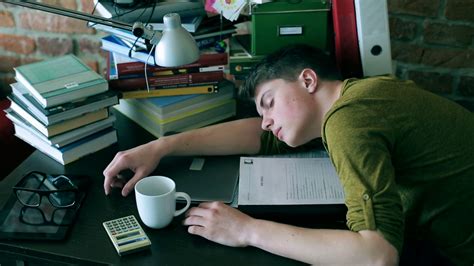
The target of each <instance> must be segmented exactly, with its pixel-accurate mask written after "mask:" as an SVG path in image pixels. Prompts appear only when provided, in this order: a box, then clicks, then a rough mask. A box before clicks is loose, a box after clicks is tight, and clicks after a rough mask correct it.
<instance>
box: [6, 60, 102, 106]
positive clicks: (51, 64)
mask: <svg viewBox="0 0 474 266" xmlns="http://www.w3.org/2000/svg"><path fill="white" fill-rule="evenodd" d="M15 78H16V80H17V81H18V82H20V83H21V84H22V85H23V86H24V87H25V88H26V89H27V90H28V92H29V93H30V94H31V95H32V96H33V97H34V99H35V100H36V101H37V102H38V103H39V104H40V105H41V106H42V107H44V108H46V107H51V106H56V105H59V104H63V103H68V102H72V101H76V100H79V99H82V98H85V97H87V96H91V95H95V94H98V93H101V92H104V91H107V90H108V83H107V81H106V80H105V79H104V78H103V77H102V76H100V75H99V74H97V73H96V72H95V71H94V70H92V69H91V68H90V67H89V66H87V65H86V64H85V63H84V62H82V61H81V60H80V59H79V58H77V57H76V56H74V55H65V56H61V57H57V58H54V59H49V60H44V61H41V62H35V63H32V64H27V65H22V66H19V67H16V68H15Z"/></svg>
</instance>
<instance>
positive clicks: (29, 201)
mask: <svg viewBox="0 0 474 266" xmlns="http://www.w3.org/2000/svg"><path fill="white" fill-rule="evenodd" d="M23 187H24V188H27V189H41V187H43V186H42V179H39V178H37V177H36V175H35V176H31V177H30V178H27V179H25V182H24V183H23ZM41 190H43V189H41ZM16 194H17V196H18V199H19V200H20V201H21V203H23V204H24V205H26V206H39V204H40V200H41V196H40V194H38V193H36V192H34V191H27V190H17V192H16Z"/></svg>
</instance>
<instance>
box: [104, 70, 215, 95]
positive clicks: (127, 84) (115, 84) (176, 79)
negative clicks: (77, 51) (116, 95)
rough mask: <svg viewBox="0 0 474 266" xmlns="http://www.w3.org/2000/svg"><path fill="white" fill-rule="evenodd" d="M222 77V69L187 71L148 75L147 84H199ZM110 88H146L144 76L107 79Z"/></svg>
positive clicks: (119, 89)
mask: <svg viewBox="0 0 474 266" xmlns="http://www.w3.org/2000/svg"><path fill="white" fill-rule="evenodd" d="M223 79H224V72H223V71H212V72H202V73H187V74H179V75H170V76H160V77H148V86H150V87H159V86H176V85H182V84H189V85H192V84H199V83H209V82H216V81H221V80H223ZM109 86H110V88H111V89H114V90H118V91H130V90H141V89H146V81H145V78H144V77H143V78H131V79H117V80H111V81H109Z"/></svg>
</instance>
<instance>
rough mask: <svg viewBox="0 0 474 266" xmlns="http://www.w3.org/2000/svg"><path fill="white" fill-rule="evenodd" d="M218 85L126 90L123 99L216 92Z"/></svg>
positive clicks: (122, 95) (122, 94)
mask: <svg viewBox="0 0 474 266" xmlns="http://www.w3.org/2000/svg"><path fill="white" fill-rule="evenodd" d="M217 91H218V87H217V86H215V85H204V86H195V87H184V88H179V87H177V88H169V89H155V90H150V91H147V90H140V91H125V92H122V93H121V97H122V99H142V98H151V97H161V96H177V95H188V94H206V93H215V92H217Z"/></svg>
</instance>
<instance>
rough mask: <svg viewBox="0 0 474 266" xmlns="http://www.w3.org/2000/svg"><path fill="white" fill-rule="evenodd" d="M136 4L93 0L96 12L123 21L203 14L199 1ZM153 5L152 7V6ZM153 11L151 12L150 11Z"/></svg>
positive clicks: (131, 21) (152, 20)
mask: <svg viewBox="0 0 474 266" xmlns="http://www.w3.org/2000/svg"><path fill="white" fill-rule="evenodd" d="M136 2H137V4H135V5H133V6H130V7H127V6H123V5H118V4H116V3H115V1H112V0H101V1H97V0H95V1H94V4H95V5H96V10H97V13H99V14H100V15H101V16H102V17H105V18H113V19H116V20H120V21H123V22H128V23H134V22H136V21H141V22H146V21H148V18H150V17H151V20H150V22H160V21H162V20H163V16H164V15H166V14H168V13H178V14H179V15H180V16H181V17H191V16H198V15H205V14H206V12H205V10H204V6H203V4H202V2H201V1H136ZM153 6H154V8H153ZM152 12H153V13H152Z"/></svg>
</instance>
